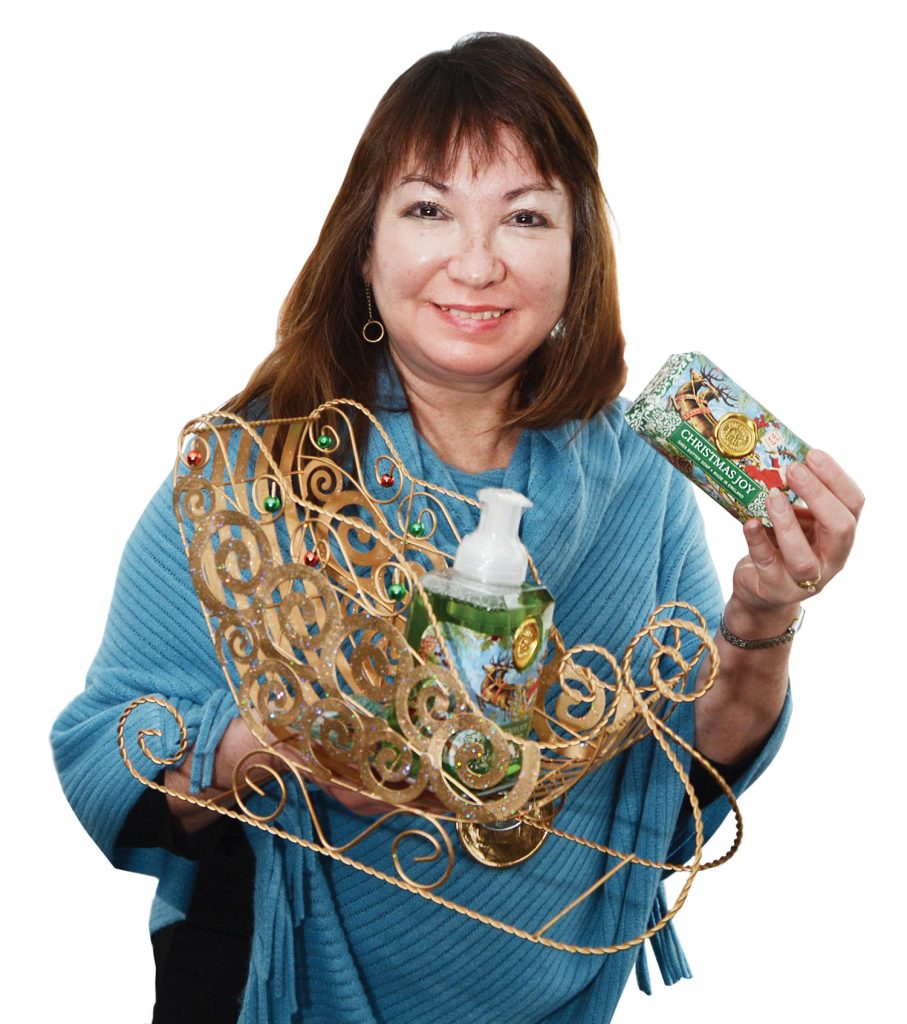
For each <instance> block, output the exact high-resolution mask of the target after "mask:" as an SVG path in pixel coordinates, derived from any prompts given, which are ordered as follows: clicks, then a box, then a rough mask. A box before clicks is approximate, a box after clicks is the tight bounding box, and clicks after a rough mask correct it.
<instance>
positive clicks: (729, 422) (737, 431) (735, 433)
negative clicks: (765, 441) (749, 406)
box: [715, 412, 756, 459]
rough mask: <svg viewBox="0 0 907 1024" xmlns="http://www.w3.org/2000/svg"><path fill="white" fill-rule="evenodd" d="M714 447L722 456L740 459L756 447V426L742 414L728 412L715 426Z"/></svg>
mask: <svg viewBox="0 0 907 1024" xmlns="http://www.w3.org/2000/svg"><path fill="white" fill-rule="evenodd" d="M715 445H716V447H717V448H718V450H719V451H720V452H721V454H722V455H727V456H728V458H731V459H742V458H743V456H744V455H749V453H750V452H751V451H752V450H753V449H754V448H755V447H756V424H755V423H753V421H752V420H751V419H750V418H749V416H744V415H743V413H742V412H728V413H725V414H724V416H722V417H721V419H720V420H719V421H718V423H717V425H716V426H715Z"/></svg>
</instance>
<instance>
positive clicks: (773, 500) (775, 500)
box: [768, 487, 790, 512]
mask: <svg viewBox="0 0 907 1024" xmlns="http://www.w3.org/2000/svg"><path fill="white" fill-rule="evenodd" d="M789 504H790V502H789V501H788V500H787V498H786V497H785V496H784V495H783V494H782V493H781V491H779V490H778V488H777V487H773V488H772V489H771V490H770V491H769V492H768V507H769V508H770V509H771V510H772V512H783V511H784V510H785V509H786V508H787V506H788V505H789Z"/></svg>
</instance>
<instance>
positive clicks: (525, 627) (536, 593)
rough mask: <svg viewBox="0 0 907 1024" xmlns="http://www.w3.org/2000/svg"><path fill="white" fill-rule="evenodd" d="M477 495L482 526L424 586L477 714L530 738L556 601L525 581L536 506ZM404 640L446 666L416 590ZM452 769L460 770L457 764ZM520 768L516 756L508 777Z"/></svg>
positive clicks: (511, 496) (497, 490) (521, 499)
mask: <svg viewBox="0 0 907 1024" xmlns="http://www.w3.org/2000/svg"><path fill="white" fill-rule="evenodd" d="M477 497H478V499H479V503H480V505H481V515H480V517H479V525H478V527H477V528H476V530H475V532H474V533H470V534H468V535H467V536H466V537H464V538H463V540H462V541H461V542H460V546H459V548H458V549H457V554H456V557H455V559H454V564H453V567H452V568H451V569H446V570H443V571H441V572H433V573H426V575H425V576H423V577H422V580H421V582H422V586H423V587H424V589H425V591H426V594H427V596H428V599H429V601H430V602H431V607H432V611H433V612H434V615H435V618H436V620H437V622H438V627H439V628H440V630H441V631H442V633H443V636H444V639H445V641H446V643H447V648H448V650H449V651H450V654H451V657H452V659H453V661H454V663H455V667H456V669H457V672H458V673H459V676H460V679H461V680H462V681H463V684H464V685H465V686H466V687H467V688H468V690H469V691H470V693H471V695H472V697H473V699H474V700H475V702H476V704H477V705H478V707H479V709H480V710H481V711H482V713H483V714H484V715H485V716H486V717H487V718H489V719H491V720H492V721H493V722H495V723H497V725H499V726H500V727H501V728H502V729H505V730H506V731H508V732H510V733H513V734H514V735H516V736H527V735H528V734H529V729H530V725H531V723H532V709H533V706H534V704H535V698H536V693H537V692H538V684H539V676H540V674H541V671H542V666H543V664H544V661H545V652H546V650H547V646H548V634H549V631H550V629H551V620H552V616H553V613H554V598H553V597H552V596H551V594H550V593H549V592H548V591H547V590H546V589H545V588H544V587H542V586H537V585H536V584H534V583H526V569H527V567H528V565H529V553H528V552H527V550H526V547H525V545H524V544H523V543H522V541H521V540H520V536H519V533H520V520H521V518H522V515H523V511H524V510H525V509H527V508H530V507H531V506H532V502H531V501H530V500H529V499H528V498H527V497H525V495H522V494H520V493H518V492H517V491H512V490H508V489H506V488H502V487H485V488H483V489H482V490H480V491H479V493H478V495H477ZM406 639H407V641H408V643H409V645H410V647H412V648H413V649H414V650H416V651H418V652H419V653H420V654H421V655H422V657H423V658H424V659H425V661H426V662H434V663H435V664H439V665H444V664H446V661H445V658H444V654H443V650H442V648H441V645H440V644H439V643H438V638H437V635H436V633H435V628H434V626H433V625H432V623H431V621H430V619H429V617H428V613H427V611H426V608H425V604H424V603H423V601H422V599H421V597H420V595H419V593H418V592H416V593H415V594H414V595H413V604H412V607H411V610H410V615H409V619H408V620H407V625H406ZM454 754H455V752H452V755H451V756H454ZM447 767H448V768H449V769H451V770H453V771H454V772H455V768H454V766H453V764H450V765H448V766H447ZM473 768H478V769H479V770H481V765H480V764H478V765H477V764H475V763H474V764H473ZM519 768H520V764H519V760H518V759H515V760H514V761H513V763H512V764H511V767H510V771H509V772H508V776H509V775H512V774H515V773H516V772H518V771H519Z"/></svg>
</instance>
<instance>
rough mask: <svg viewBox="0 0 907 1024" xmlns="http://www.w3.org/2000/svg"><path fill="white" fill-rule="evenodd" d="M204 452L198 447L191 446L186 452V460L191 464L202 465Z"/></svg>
mask: <svg viewBox="0 0 907 1024" xmlns="http://www.w3.org/2000/svg"><path fill="white" fill-rule="evenodd" d="M202 458H203V456H202V453H201V452H200V451H199V450H198V448H190V449H189V451H187V452H186V462H187V464H188V465H190V466H200V465H201V464H202Z"/></svg>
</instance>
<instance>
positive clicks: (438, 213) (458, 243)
mask: <svg viewBox="0 0 907 1024" xmlns="http://www.w3.org/2000/svg"><path fill="white" fill-rule="evenodd" d="M572 238H573V211H572V207H571V203H570V200H569V198H568V196H567V192H566V190H565V188H564V186H563V185H562V183H560V182H558V181H555V182H554V183H553V184H551V185H549V184H547V183H546V182H545V180H544V179H543V178H542V176H541V175H540V174H539V172H538V170H537V169H536V167H535V165H534V163H533V161H532V159H531V158H530V157H529V156H528V155H527V153H526V152H525V150H524V149H523V148H522V147H521V146H519V145H518V144H516V143H515V141H514V140H513V139H512V138H511V137H510V136H509V135H505V134H503V133H502V135H501V137H500V145H499V148H498V154H497V158H496V160H495V162H494V163H491V164H488V165H486V166H483V167H480V168H479V169H478V170H477V171H475V172H474V170H473V165H472V154H471V153H470V152H468V151H464V152H463V153H462V154H461V156H460V159H459V161H458V162H457V164H456V166H455V167H454V168H453V170H452V171H451V172H450V173H449V175H448V176H447V177H446V178H445V180H443V181H438V180H436V179H433V178H431V177H429V176H427V175H425V174H423V173H421V172H420V170H419V169H418V168H416V167H404V168H403V169H402V171H401V173H400V174H399V175H398V176H397V178H396V180H395V181H394V183H393V184H392V187H391V188H390V189H389V190H388V191H387V192H386V193H385V194H384V195H383V196H382V198H381V202H380V203H379V206H378V212H377V215H376V220H375V232H374V240H373V243H372V248H371V252H370V254H369V258H368V261H367V263H366V266H365V267H364V271H365V276H366V279H367V280H369V281H370V282H371V286H372V291H373V294H374V298H375V303H376V306H377V310H376V314H375V315H376V316H378V317H380V319H381V320H382V321H383V323H384V325H385V328H386V330H387V334H388V342H389V345H390V348H391V353H392V355H393V357H394V359H395V361H396V362H397V365H398V366H399V367H400V368H401V371H402V372H403V373H404V377H405V376H406V375H407V374H412V375H415V376H416V377H418V378H419V379H420V380H423V381H426V382H433V383H439V384H445V385H453V386H459V387H463V386H466V387H470V386H477V387H484V386H487V385H489V384H491V385H495V384H499V383H502V382H504V381H506V380H508V379H510V378H512V377H514V376H515V375H516V374H517V373H518V372H519V370H520V368H521V367H522V365H523V364H524V363H525V362H526V360H527V359H528V358H529V356H530V355H531V354H532V352H533V351H534V350H535V349H536V348H538V346H539V345H541V344H542V342H543V341H544V340H545V338H546V337H547V336H548V334H549V333H550V331H551V329H552V328H553V327H554V325H555V324H556V323H557V321H558V320H559V319H560V317H561V314H562V313H563V311H564V305H565V303H566V300H567V291H568V288H569V286H570V257H571V248H572Z"/></svg>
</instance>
